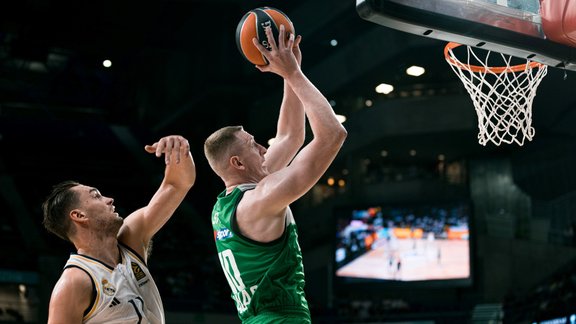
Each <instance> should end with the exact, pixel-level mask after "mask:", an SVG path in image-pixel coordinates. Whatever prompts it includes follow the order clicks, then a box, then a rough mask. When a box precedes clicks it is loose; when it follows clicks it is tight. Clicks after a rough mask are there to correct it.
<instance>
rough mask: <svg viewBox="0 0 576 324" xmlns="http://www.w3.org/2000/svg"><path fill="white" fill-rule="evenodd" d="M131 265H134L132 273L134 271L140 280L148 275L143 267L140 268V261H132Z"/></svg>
mask: <svg viewBox="0 0 576 324" xmlns="http://www.w3.org/2000/svg"><path fill="white" fill-rule="evenodd" d="M131 267H132V273H134V277H136V280H138V281H140V279H142V278H144V277H146V273H144V271H143V270H142V268H140V266H139V265H138V263H136V262H132V264H131Z"/></svg>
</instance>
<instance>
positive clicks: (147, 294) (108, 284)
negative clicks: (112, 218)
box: [64, 245, 164, 324]
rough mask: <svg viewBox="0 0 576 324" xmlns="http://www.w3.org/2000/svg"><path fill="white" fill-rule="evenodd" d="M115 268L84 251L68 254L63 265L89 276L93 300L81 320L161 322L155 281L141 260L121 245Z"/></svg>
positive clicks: (162, 309)
mask: <svg viewBox="0 0 576 324" xmlns="http://www.w3.org/2000/svg"><path fill="white" fill-rule="evenodd" d="M118 247H119V249H120V256H121V258H122V262H121V263H119V264H118V265H117V266H116V268H111V267H109V266H108V265H106V264H104V263H102V262H100V261H98V260H96V259H94V258H91V257H88V256H85V255H81V254H75V253H73V254H71V255H70V259H68V262H66V266H65V267H64V268H65V269H66V268H70V267H77V268H80V269H82V270H84V271H85V272H86V273H87V274H88V275H89V276H90V278H91V279H92V284H93V290H94V291H95V296H94V302H93V303H92V305H90V307H89V308H88V309H87V312H86V313H85V314H84V318H83V321H82V322H83V323H86V324H93V323H94V324H96V323H106V324H114V323H123V324H124V323H138V324H149V323H150V324H157V323H162V324H163V323H164V308H163V306H162V300H161V299H160V293H159V292H158V288H157V287H156V283H155V282H154V280H153V279H152V276H151V275H150V272H149V271H148V267H147V266H146V264H145V263H144V261H143V260H142V259H141V258H140V257H139V256H138V255H137V254H136V253H134V252H133V251H132V250H130V249H129V248H127V247H126V246H124V245H119V246H118Z"/></svg>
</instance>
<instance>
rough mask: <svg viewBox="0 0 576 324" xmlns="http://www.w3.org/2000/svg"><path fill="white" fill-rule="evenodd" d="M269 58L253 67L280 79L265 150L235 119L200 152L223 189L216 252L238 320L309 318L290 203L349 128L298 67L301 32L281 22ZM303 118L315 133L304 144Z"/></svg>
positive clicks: (307, 187) (214, 217)
mask: <svg viewBox="0 0 576 324" xmlns="http://www.w3.org/2000/svg"><path fill="white" fill-rule="evenodd" d="M266 34H267V37H268V41H269V43H270V51H268V50H267V49H265V48H264V47H263V46H261V45H260V44H258V42H256V41H254V44H255V45H256V46H257V47H258V48H259V50H260V52H262V55H264V56H265V57H266V59H267V61H268V62H269V64H268V65H265V66H257V68H258V69H259V70H260V71H262V72H272V73H275V74H277V75H279V76H281V77H282V78H283V79H284V97H283V101H282V105H281V107H280V113H279V118H278V121H277V133H276V137H275V140H274V142H273V143H272V145H271V146H270V147H269V148H268V149H266V148H264V147H263V146H262V145H260V144H258V143H256V142H255V141H254V137H253V136H252V135H250V134H249V133H248V132H246V131H245V130H244V129H243V128H242V127H241V126H228V127H224V128H221V129H219V130H218V131H216V132H214V133H213V134H212V135H210V136H209V137H208V139H207V140H206V142H205V143H204V153H205V155H206V158H207V159H208V162H209V163H210V166H211V167H212V169H213V170H214V172H215V173H216V174H217V175H218V176H219V177H220V178H221V179H222V181H223V182H224V185H225V187H226V189H225V190H224V191H222V193H221V194H220V195H219V196H218V198H217V201H216V204H215V205H214V209H213V211H212V226H213V229H214V239H215V241H216V248H217V250H218V257H219V259H220V263H221V265H222V269H223V271H224V275H225V276H226V279H227V280H228V283H229V284H230V288H231V290H232V298H233V300H234V302H235V304H236V308H237V309H238V316H239V317H240V319H241V320H242V321H243V322H244V323H299V324H300V323H310V321H311V317H310V311H309V309H308V303H307V301H306V297H305V293H304V268H303V265H302V253H301V251H300V247H299V245H298V235H297V228H296V224H295V222H294V218H293V216H292V212H291V211H290V208H289V204H290V203H292V202H294V201H295V200H297V199H298V198H300V197H301V196H303V195H304V194H305V193H306V192H308V191H309V190H310V189H311V188H312V186H314V184H316V182H317V181H318V180H319V179H320V177H321V176H322V175H323V174H324V172H326V170H327V169H328V167H329V166H330V164H331V163H332V161H333V160H334V158H335V157H336V154H337V153H338V151H339V150H340V148H341V146H342V144H343V143H344V140H345V138H346V135H347V132H346V130H345V129H344V127H343V126H342V125H341V124H340V123H339V122H338V120H337V119H336V115H335V114H334V111H333V110H332V107H331V106H330V104H329V103H328V101H327V100H326V98H325V97H324V96H323V95H322V93H320V91H319V90H318V89H317V88H316V87H315V86H314V85H313V84H312V83H311V82H310V81H309V80H308V79H307V78H306V76H305V75H304V74H303V73H302V71H301V69H300V62H301V53H300V47H299V43H300V39H301V38H300V36H298V37H295V36H294V35H290V36H289V38H286V37H285V36H286V31H285V29H284V27H283V26H281V27H280V32H279V37H278V39H279V41H278V43H276V41H275V40H274V38H273V36H272V32H271V31H270V29H269V28H268V29H267V30H266ZM306 118H307V119H308V122H309V124H310V128H311V130H312V133H313V138H312V140H311V141H310V142H309V143H308V144H307V145H306V146H304V147H302V145H303V144H304V139H305V134H304V132H305V122H306Z"/></svg>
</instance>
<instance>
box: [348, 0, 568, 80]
mask: <svg viewBox="0 0 576 324" xmlns="http://www.w3.org/2000/svg"><path fill="white" fill-rule="evenodd" d="M571 1H572V0H356V10H357V12H358V14H359V15H360V17H362V18H363V19H365V20H368V21H371V22H374V23H376V24H379V25H383V26H386V27H390V28H393V29H397V30H401V31H405V32H408V33H412V34H416V35H420V36H424V37H429V38H435V39H439V40H444V41H451V42H457V43H460V44H464V45H469V46H474V47H479V48H483V49H486V50H490V51H494V52H499V53H504V54H508V55H512V56H515V57H519V58H525V59H530V60H532V61H536V62H540V63H543V64H546V65H549V66H554V67H558V68H565V69H568V70H574V71H576V40H574V43H572V41H573V39H572V38H570V37H568V38H567V41H565V42H564V43H563V41H562V37H563V36H564V35H560V37H551V36H554V35H551V33H552V32H554V31H555V30H556V31H560V30H562V31H565V30H566V26H565V25H562V26H560V24H562V21H563V20H565V21H564V23H569V24H571V25H572V26H574V24H573V23H572V22H571V21H572V20H574V19H572V18H569V17H568V16H570V15H571V14H569V15H562V13H561V12H560V11H561V10H566V11H569V12H572V11H574V12H576V8H575V7H576V2H574V3H571V4H570V2H571ZM541 2H542V4H544V3H547V8H546V11H545V13H546V14H547V15H548V16H546V17H544V19H543V17H542V12H543V11H542V9H543V8H541V7H540V6H541ZM550 6H552V7H555V6H558V7H559V8H557V10H556V11H554V10H550V8H549V7H550ZM560 6H562V7H561V8H560ZM569 6H571V9H570V7H569ZM554 15H556V16H559V18H558V19H557V21H552V22H550V19H549V17H550V16H552V17H555V16H554ZM568 19H570V20H568ZM550 25H553V26H552V27H550ZM554 26H557V28H554ZM572 26H569V27H570V28H572ZM547 30H549V31H550V33H547ZM571 32H572V34H571V35H570V36H574V34H576V26H575V27H573V30H572V31H571ZM551 39H555V40H556V41H552V40H551ZM559 39H560V41H558V40H559Z"/></svg>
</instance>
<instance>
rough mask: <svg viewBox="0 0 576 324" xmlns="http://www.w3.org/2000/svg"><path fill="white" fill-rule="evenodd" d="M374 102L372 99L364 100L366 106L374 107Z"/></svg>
mask: <svg viewBox="0 0 576 324" xmlns="http://www.w3.org/2000/svg"><path fill="white" fill-rule="evenodd" d="M373 104H374V103H373V102H372V100H370V99H366V101H364V105H366V107H372V105H373Z"/></svg>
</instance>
